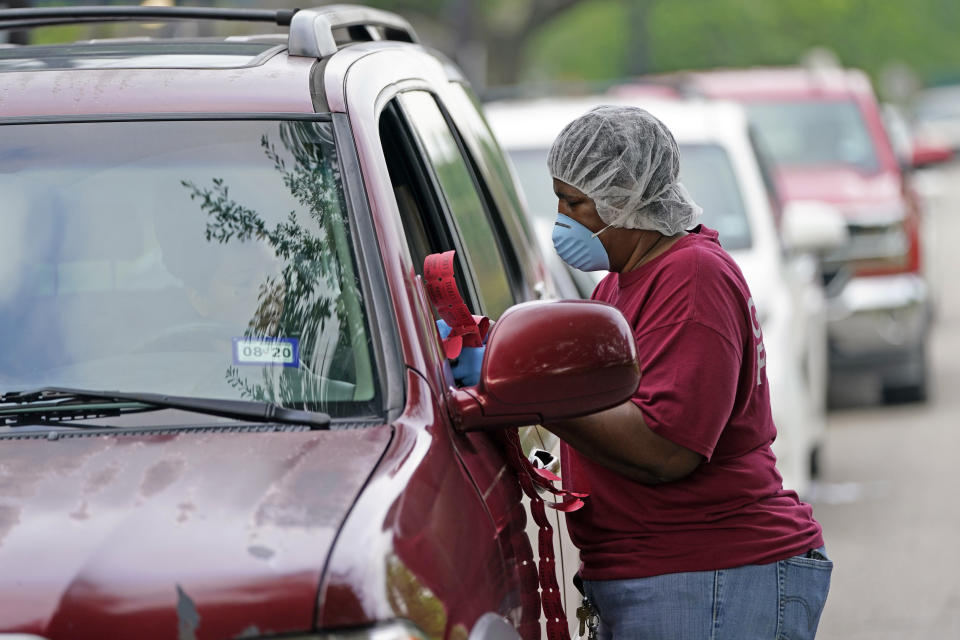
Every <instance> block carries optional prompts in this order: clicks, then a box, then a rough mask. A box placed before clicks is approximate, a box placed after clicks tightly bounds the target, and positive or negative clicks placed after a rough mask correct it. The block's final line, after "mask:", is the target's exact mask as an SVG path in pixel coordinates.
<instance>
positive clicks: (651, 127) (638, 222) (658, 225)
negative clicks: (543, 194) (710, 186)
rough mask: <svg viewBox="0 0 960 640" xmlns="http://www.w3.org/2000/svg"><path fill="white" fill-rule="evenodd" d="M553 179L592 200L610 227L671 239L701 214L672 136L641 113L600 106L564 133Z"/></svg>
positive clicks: (550, 162)
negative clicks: (684, 181)
mask: <svg viewBox="0 0 960 640" xmlns="http://www.w3.org/2000/svg"><path fill="white" fill-rule="evenodd" d="M547 166H548V167H549V169H550V174H551V175H552V176H553V177H554V178H557V179H558V180H562V181H563V182H566V183H567V184H569V185H571V186H573V187H576V188H577V189H579V190H580V191H582V192H583V193H584V194H586V195H587V196H589V197H590V198H592V199H593V201H594V202H595V203H596V205H597V213H598V214H600V219H601V220H603V221H604V222H605V223H606V224H610V225H613V226H615V227H623V228H626V229H651V230H654V231H659V232H660V233H662V234H664V235H668V236H672V235H674V234H677V233H679V232H681V231H683V230H685V229H689V228H691V227H693V226H694V224H695V222H696V220H697V218H699V217H700V214H701V213H702V209H701V208H700V207H699V206H698V205H697V203H695V202H694V201H693V198H691V197H690V194H689V193H687V190H686V189H685V188H684V187H683V185H682V184H680V183H679V182H677V175H678V174H679V172H680V151H679V149H677V142H676V141H675V140H674V139H673V134H671V133H670V131H669V130H668V129H667V128H666V127H665V126H664V125H663V123H662V122H660V121H659V120H657V119H656V118H654V117H653V116H652V115H650V113H648V112H647V111H644V110H643V109H639V108H637V107H614V106H600V107H596V108H594V109H592V110H590V111H588V112H587V113H585V114H583V115H582V116H580V117H579V118H577V119H576V120H574V121H573V122H571V123H570V124H568V125H567V126H566V127H564V129H563V131H561V132H560V135H558V136H557V139H556V140H554V142H553V146H552V147H550V155H549V156H547Z"/></svg>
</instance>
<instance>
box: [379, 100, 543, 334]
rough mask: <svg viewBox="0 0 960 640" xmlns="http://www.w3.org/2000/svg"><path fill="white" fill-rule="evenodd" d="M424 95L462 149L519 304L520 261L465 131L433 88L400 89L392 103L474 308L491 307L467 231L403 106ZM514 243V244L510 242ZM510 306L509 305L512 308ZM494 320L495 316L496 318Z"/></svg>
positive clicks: (484, 311)
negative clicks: (407, 99) (426, 179)
mask: <svg viewBox="0 0 960 640" xmlns="http://www.w3.org/2000/svg"><path fill="white" fill-rule="evenodd" d="M415 93H416V94H423V95H426V96H429V97H430V98H431V99H432V100H433V103H434V105H436V107H437V109H438V111H439V112H440V114H441V115H442V116H443V119H444V122H445V123H446V125H447V129H448V130H449V133H450V135H451V137H452V138H453V140H454V142H455V144H456V145H457V150H458V151H459V154H460V158H461V159H462V160H463V163H464V166H465V167H466V170H467V174H468V175H469V177H470V180H471V184H472V185H473V188H474V191H475V192H476V194H477V199H478V201H479V203H480V206H481V208H482V209H483V213H484V216H485V220H486V223H487V225H488V226H489V228H490V230H491V233H492V235H493V238H494V242H495V244H496V250H497V255H498V256H499V262H500V263H501V265H502V267H503V273H504V276H505V279H506V283H507V287H508V290H509V293H510V298H511V302H512V304H511V305H509V306H512V305H513V304H517V303H518V302H521V301H523V300H524V299H525V296H524V291H523V289H522V288H520V287H518V286H517V282H516V280H515V279H514V277H512V275H511V269H516V270H518V266H519V261H518V260H517V259H516V257H514V259H513V260H514V266H513V267H511V261H510V259H509V258H508V257H507V256H508V255H510V253H511V252H512V246H510V247H505V246H504V238H508V237H509V235H508V234H507V231H506V229H505V228H504V227H503V226H502V222H501V223H500V224H498V223H497V221H498V219H499V213H500V212H499V210H498V209H496V208H495V207H494V206H493V205H492V203H491V199H490V196H489V187H487V185H486V184H485V182H484V180H483V176H482V175H481V174H480V172H479V171H478V169H477V164H476V162H475V160H474V158H473V155H472V153H470V150H469V148H468V147H467V146H466V144H465V142H464V139H463V134H462V133H461V131H460V129H459V127H458V126H457V124H456V122H455V121H454V120H453V118H452V117H451V115H450V113H449V111H448V109H447V108H446V105H445V103H444V101H443V99H442V98H441V97H440V96H438V95H437V93H435V92H434V91H432V90H430V89H429V88H425V87H413V88H410V89H406V90H404V91H401V92H399V93H398V94H397V95H396V96H394V97H393V98H392V99H391V101H390V102H391V103H393V104H396V105H397V107H398V110H399V112H400V113H401V114H402V117H403V119H404V120H405V126H406V128H407V130H408V131H409V133H410V135H412V136H413V138H414V140H415V141H416V143H417V145H418V149H419V154H420V155H419V160H420V163H421V164H422V165H423V169H424V170H425V171H426V172H427V174H428V175H429V176H430V180H431V183H432V187H433V198H435V199H436V200H437V201H438V202H439V206H440V209H441V210H442V211H443V214H444V221H445V222H446V223H447V224H448V225H449V229H450V230H451V231H450V232H449V233H451V235H452V236H453V237H454V244H455V245H456V246H457V249H458V251H457V262H458V264H459V265H460V267H461V270H462V271H463V273H465V274H469V276H470V277H469V278H467V280H469V281H470V282H469V285H470V286H469V288H470V290H471V291H472V306H471V309H472V310H473V311H474V312H475V313H476V312H478V311H481V310H482V312H483V313H487V312H488V310H487V309H485V308H484V306H483V303H482V301H483V296H482V295H481V292H480V281H479V277H478V276H477V274H476V271H475V270H474V268H473V265H472V264H471V262H470V258H469V252H468V251H467V250H466V249H465V241H464V234H463V232H462V230H461V229H460V225H459V224H458V222H457V219H456V215H455V214H454V212H453V211H452V210H451V207H450V203H449V202H447V199H446V196H445V190H444V188H443V185H442V184H441V183H440V181H439V177H438V176H437V175H436V170H435V169H434V167H433V163H432V161H431V159H430V155H429V153H428V152H427V150H426V148H425V146H424V143H423V141H422V140H421V138H420V135H419V133H418V132H417V128H416V125H415V124H414V118H413V117H412V114H411V113H410V110H409V108H408V107H407V106H405V105H404V102H403V97H404V96H408V95H410V94H415ZM511 244H512V243H511ZM509 306H508V308H509ZM494 319H495V318H494Z"/></svg>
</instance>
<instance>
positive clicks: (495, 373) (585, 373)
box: [447, 300, 640, 431]
mask: <svg viewBox="0 0 960 640" xmlns="http://www.w3.org/2000/svg"><path fill="white" fill-rule="evenodd" d="M639 384H640V366H639V364H638V363H637V346H636V342H635V340H634V337H633V331H632V329H631V328H630V325H629V324H628V323H627V321H626V319H625V318H624V317H623V315H622V314H621V313H620V311H618V310H617V309H616V308H614V307H612V306H609V305H607V304H604V303H600V302H592V301H588V300H559V301H554V302H528V303H523V304H518V305H515V306H513V307H510V308H509V309H507V311H506V312H504V314H503V315H502V316H501V317H500V319H499V320H498V321H497V322H496V324H494V325H493V328H492V329H491V330H490V335H489V336H488V338H487V348H486V352H485V353H484V357H483V365H482V367H481V370H480V382H479V383H478V384H477V385H476V386H474V387H463V388H459V389H450V391H449V393H448V394H447V405H448V407H449V409H450V413H451V415H452V416H453V420H454V423H455V425H456V426H457V428H458V429H460V430H462V431H476V430H482V429H494V428H498V427H511V426H513V427H515V426H518V425H524V424H540V423H549V422H551V421H554V420H560V419H564V418H573V417H578V416H583V415H587V414H590V413H595V412H597V411H602V410H604V409H609V408H610V407H613V406H616V405H618V404H620V403H621V402H624V401H626V400H627V399H629V398H630V397H631V396H632V395H633V393H634V392H635V391H636V390H637V386H638V385H639Z"/></svg>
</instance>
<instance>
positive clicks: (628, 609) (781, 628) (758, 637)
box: [583, 547, 833, 640]
mask: <svg viewBox="0 0 960 640" xmlns="http://www.w3.org/2000/svg"><path fill="white" fill-rule="evenodd" d="M832 571H833V562H832V561H831V560H830V559H829V558H827V554H826V551H825V549H824V548H823V547H820V548H819V549H815V550H813V551H811V552H809V553H807V554H806V555H799V556H795V557H793V558H788V559H786V560H781V561H780V562H774V563H772V564H766V565H747V566H744V567H737V568H735V569H723V570H720V571H695V572H689V573H672V574H665V575H661V576H654V577H651V578H638V579H634V580H585V581H584V583H583V585H584V591H585V592H586V595H587V597H588V598H590V600H591V601H592V602H593V606H594V607H595V608H596V610H597V613H598V614H599V615H600V627H599V629H598V633H597V637H598V638H600V639H602V640H754V639H755V640H805V639H807V638H813V637H814V636H815V635H816V634H817V625H818V624H819V622H820V613H821V612H822V611H823V605H824V603H825V602H826V600H827V592H828V591H829V590H830V574H831V572H832Z"/></svg>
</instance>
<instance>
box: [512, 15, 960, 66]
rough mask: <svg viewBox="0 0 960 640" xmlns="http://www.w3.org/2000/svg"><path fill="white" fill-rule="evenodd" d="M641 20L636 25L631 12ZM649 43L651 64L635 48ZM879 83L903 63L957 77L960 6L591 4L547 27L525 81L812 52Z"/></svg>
mask: <svg viewBox="0 0 960 640" xmlns="http://www.w3.org/2000/svg"><path fill="white" fill-rule="evenodd" d="M631 3H633V8H634V12H635V13H637V12H639V13H640V15H642V16H643V17H644V19H643V20H642V21H641V24H639V25H638V24H637V21H636V20H635V19H634V20H631V13H630V5H631ZM637 38H643V42H644V43H645V52H646V55H647V59H646V60H636V59H631V55H635V53H634V47H631V43H632V41H635V40H636V39H637ZM818 46H822V47H827V48H829V49H831V50H833V51H834V52H835V53H836V54H837V56H838V57H839V59H840V61H841V63H843V64H844V65H845V66H853V67H860V68H863V69H865V70H866V71H867V72H868V73H870V74H871V75H872V76H873V77H874V78H875V79H876V78H878V77H879V75H880V74H881V73H882V72H883V70H884V68H886V67H887V66H888V65H891V64H896V63H900V64H906V65H907V66H909V67H910V68H911V69H913V71H914V72H915V73H917V75H918V76H919V79H920V80H921V81H922V82H923V83H924V84H935V83H938V82H945V81H950V80H957V79H960V2H958V1H957V0H586V1H583V2H580V3H579V4H577V5H576V6H575V7H573V8H572V9H570V10H568V11H567V12H565V13H564V14H563V15H561V16H559V17H558V18H557V19H556V20H554V21H552V22H551V23H549V24H547V25H545V26H544V27H543V28H542V29H540V30H539V31H538V32H537V33H536V34H535V35H534V37H533V38H532V39H531V42H530V45H529V48H528V49H527V53H528V56H527V64H526V65H525V67H524V70H523V78H524V79H527V80H529V79H533V78H536V79H541V80H542V79H544V78H549V79H552V80H564V81H571V80H572V81H591V80H592V81H601V80H606V79H615V78H620V77H624V76H628V75H631V73H633V72H635V70H636V69H637V68H640V69H643V70H646V71H648V72H661V71H674V70H680V69H703V68H713V67H742V66H751V65H779V64H795V63H797V62H798V61H799V60H800V58H801V57H802V56H803V55H804V53H806V52H807V51H809V50H810V49H811V48H813V47H818Z"/></svg>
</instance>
